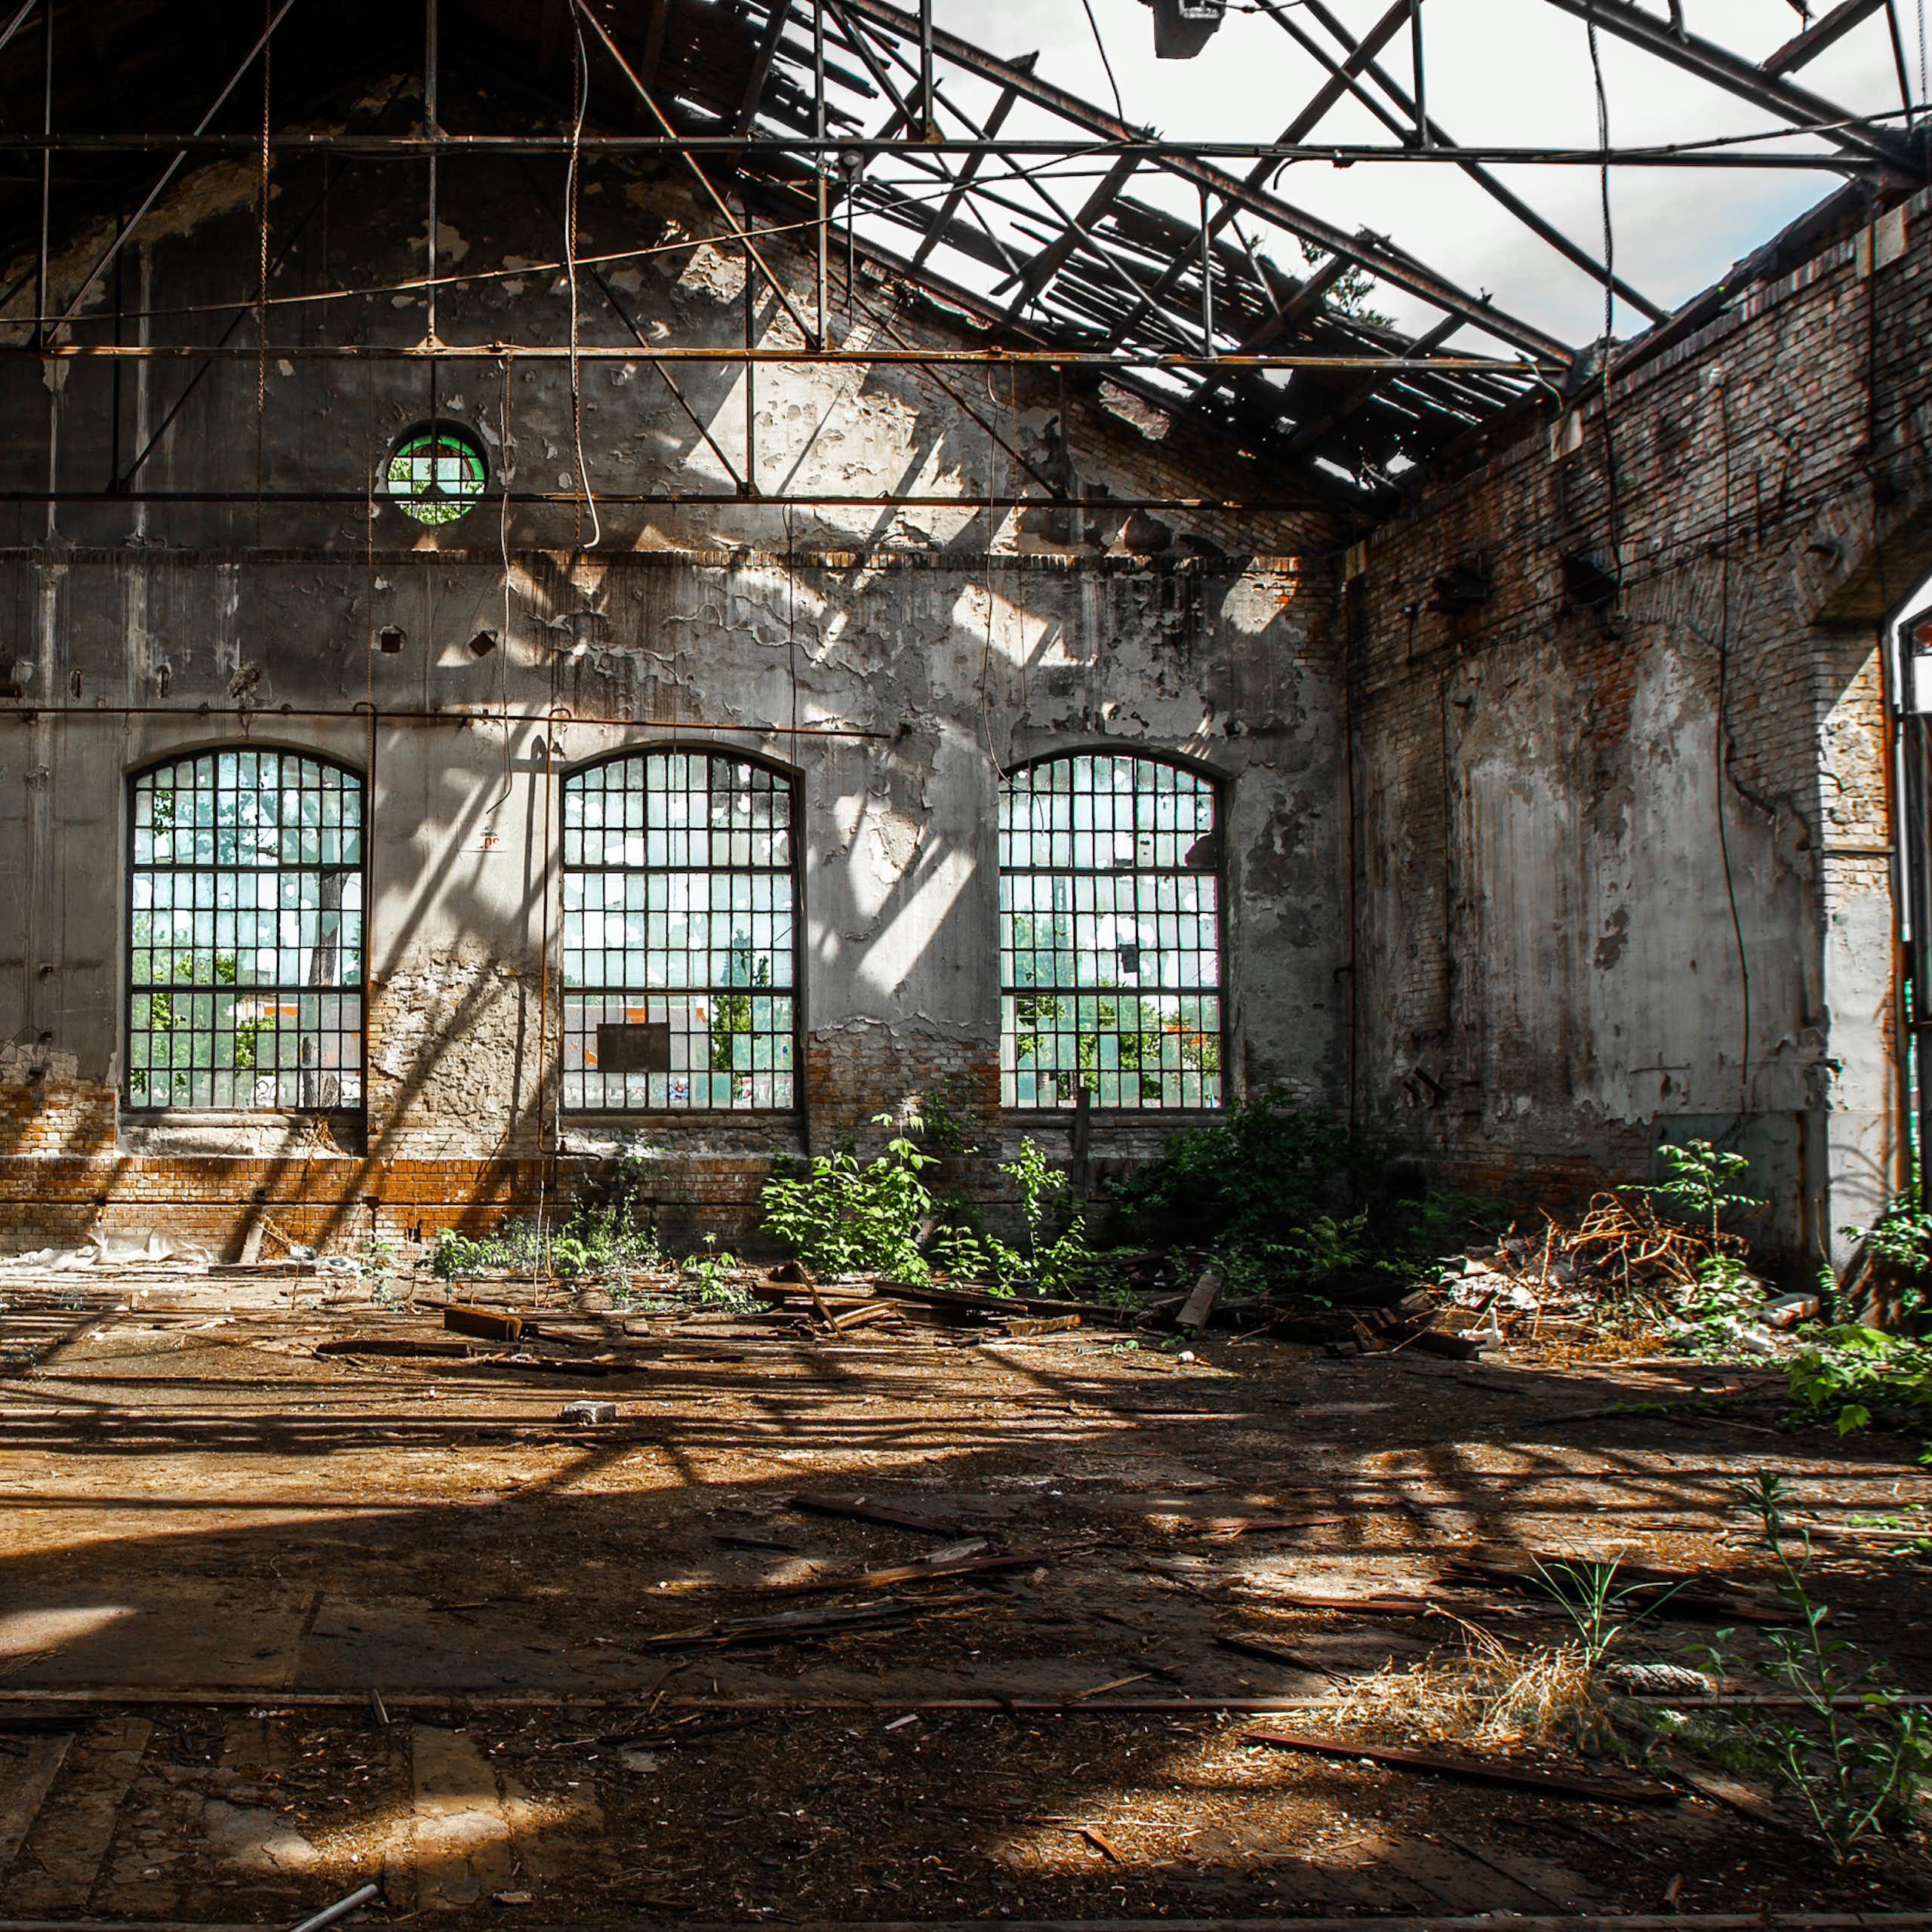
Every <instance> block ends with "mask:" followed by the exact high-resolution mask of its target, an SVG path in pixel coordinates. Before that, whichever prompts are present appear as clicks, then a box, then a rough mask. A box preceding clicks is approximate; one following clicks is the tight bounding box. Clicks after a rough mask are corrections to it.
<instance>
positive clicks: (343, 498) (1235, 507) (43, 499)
mask: <svg viewBox="0 0 1932 1932" xmlns="http://www.w3.org/2000/svg"><path fill="white" fill-rule="evenodd" d="M368 500H369V499H368V492H367V491H349V490H281V491H267V492H257V491H254V490H205V491H204V490H153V491H144V490H122V491H114V490H0V504H9V505H15V504H23V503H30V504H44V503H107V504H112V503H176V504H182V505H201V506H211V507H219V506H224V505H253V504H256V503H260V504H263V505H264V506H267V507H271V508H273V507H278V506H281V507H287V506H319V507H325V508H326V507H328V506H343V505H353V506H355V507H357V508H358V509H366V508H367V506H368ZM507 500H508V501H509V503H511V504H512V506H517V507H524V508H537V507H541V506H548V507H550V508H552V509H577V508H579V507H580V506H582V505H583V503H585V502H586V500H587V499H586V498H585V497H583V496H582V495H580V494H579V493H578V492H577V491H574V490H552V491H547V492H543V493H539V492H537V491H530V492H522V491H518V492H515V493H513V494H510V495H509V497H508V499H507ZM597 500H598V503H601V504H605V505H607V506H608V505H614V506H617V508H619V509H631V508H641V509H654V508H656V509H734V508H735V509H743V508H744V507H745V506H746V496H745V494H744V492H743V491H721V490H666V491H661V492H660V493H659V494H657V495H653V494H651V492H650V491H644V490H629V491H625V490H599V491H598V493H597ZM758 503H760V504H761V506H772V507H783V506H787V505H789V506H791V507H792V508H793V509H862V510H863V509H931V510H939V509H955V510H971V509H1001V508H1006V509H1014V508H1017V509H1036V508H1045V509H1059V510H1097V511H1102V512H1106V511H1112V510H1136V509H1140V510H1148V511H1150V512H1151V511H1160V512H1166V511H1174V512H1183V511H1190V510H1221V511H1229V512H1233V511H1244V512H1249V513H1251V514H1254V515H1259V514H1260V513H1262V512H1268V513H1269V514H1273V515H1286V514H1287V513H1289V512H1294V511H1302V510H1307V509H1312V507H1314V506H1313V504H1312V502H1311V500H1309V498H1308V497H1294V498H1290V499H1279V498H1266V497H1254V498H1243V497H1065V496H1057V495H1051V494H1044V493H1043V494H1041V495H1038V496H1034V497H1015V496H1014V494H1012V493H1011V491H1008V492H1007V493H1005V494H1002V495H1000V496H998V497H989V496H986V495H985V494H976V493H975V492H974V491H964V490H962V491H960V492H959V493H958V494H957V495H955V496H943V495H940V494H936V493H934V492H931V491H915V492H912V493H910V494H906V495H904V496H896V495H894V494H891V493H890V492H886V493H883V494H878V495H875V496H869V497H861V496H855V495H854V494H851V492H850V491H846V492H844V493H840V492H838V491H827V492H826V493H823V494H805V493H803V492H792V491H787V492H783V493H780V494H777V495H774V496H768V497H759V498H758ZM266 547H268V548H269V549H273V548H275V546H266ZM262 549H263V546H260V545H257V546H254V554H256V555H260V552H261V551H262ZM22 554H26V555H34V556H40V555H43V554H44V552H41V551H39V550H37V549H29V550H27V551H26V552H23V551H22V550H21V549H20V547H19V546H15V547H14V548H13V549H0V557H5V556H10V555H22ZM168 554H169V555H170V557H171V558H174V559H176V560H177V561H178V560H180V558H182V557H183V554H184V553H183V552H181V551H179V550H171V551H170V552H169V553H168ZM232 554H235V552H232V550H230V549H224V550H223V555H232ZM451 554H452V553H451V552H448V551H446V550H445V551H435V550H429V551H423V550H415V551H408V552H404V553H402V555H401V556H400V557H399V558H398V561H408V562H411V563H421V562H422V561H424V560H425V559H426V558H446V557H448V556H450V555H451ZM456 554H458V555H460V554H461V553H456ZM478 554H479V555H484V556H485V557H488V558H497V552H494V550H493V551H488V552H478ZM857 554H859V553H858V552H856V551H855V552H854V555H857ZM311 560H313V561H318V562H327V561H330V560H331V558H330V555H329V553H328V552H303V561H311ZM63 561H66V559H65V558H63ZM116 561H117V562H118V563H122V564H125V563H126V562H127V561H128V558H127V555H126V553H125V552H118V553H117V556H116ZM343 561H351V562H352V561H355V558H354V556H353V555H351V554H350V553H349V552H343ZM498 561H500V559H499V560H498Z"/></svg>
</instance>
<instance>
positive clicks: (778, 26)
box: [738, 0, 792, 134]
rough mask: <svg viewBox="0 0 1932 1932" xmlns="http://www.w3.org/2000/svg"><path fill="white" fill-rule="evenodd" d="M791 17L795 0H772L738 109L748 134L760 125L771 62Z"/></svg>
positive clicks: (741, 130)
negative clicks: (761, 107)
mask: <svg viewBox="0 0 1932 1932" xmlns="http://www.w3.org/2000/svg"><path fill="white" fill-rule="evenodd" d="M791 17H792V0H771V14H770V16H769V17H768V19H767V20H766V21H765V23H764V32H763V33H762V34H761V35H759V36H758V52H757V54H755V56H754V57H753V58H752V70H751V72H750V74H749V75H748V76H747V77H746V81H745V97H744V100H743V102H742V103H740V106H739V109H738V132H739V133H740V134H749V133H750V132H751V131H752V128H755V126H756V125H758V108H759V106H760V105H761V103H762V102H763V101H764V89H765V84H766V83H767V82H768V81H769V80H770V79H771V63H772V62H773V61H774V60H776V59H777V55H778V43H779V42H780V41H781V40H783V38H784V37H785V29H786V26H787V25H788V24H789V22H790V20H791Z"/></svg>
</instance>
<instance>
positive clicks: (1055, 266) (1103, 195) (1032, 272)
mask: <svg viewBox="0 0 1932 1932" xmlns="http://www.w3.org/2000/svg"><path fill="white" fill-rule="evenodd" d="M1139 167H1140V162H1138V161H1137V160H1136V159H1135V158H1134V156H1133V155H1123V156H1122V157H1121V159H1120V160H1118V161H1117V162H1115V163H1114V165H1113V166H1112V167H1111V168H1109V169H1108V170H1107V171H1106V174H1105V175H1104V176H1103V177H1102V178H1101V180H1100V184H1099V186H1097V187H1096V188H1095V189H1094V192H1092V193H1091V195H1088V197H1087V198H1086V200H1085V201H1084V202H1081V205H1080V208H1079V211H1078V213H1076V214H1073V215H1071V216H1066V217H1062V219H1063V220H1064V221H1065V223H1066V227H1065V229H1063V232H1062V233H1061V235H1060V239H1059V240H1058V241H1057V242H1054V243H1052V244H1051V245H1050V246H1049V247H1047V248H1042V249H1041V251H1040V252H1039V253H1038V254H1037V255H1035V257H1033V258H1032V260H1031V261H1029V263H1026V266H1025V267H1024V268H1023V269H1021V270H1020V273H1019V275H1017V277H1011V276H1009V277H1008V281H1006V282H1002V283H1001V284H1000V285H999V287H998V288H995V290H994V291H993V293H994V294H995V295H998V294H1002V293H1003V292H1004V290H1005V289H1006V288H1007V287H1008V283H1009V282H1011V281H1014V280H1017V281H1018V282H1019V284H1020V293H1019V294H1017V296H1015V297H1014V300H1013V303H1012V306H1011V308H1010V309H1009V310H1008V313H1009V314H1011V315H1018V314H1020V312H1021V311H1022V310H1023V309H1025V307H1026V305H1027V303H1029V302H1031V301H1032V300H1033V298H1034V297H1035V296H1036V295H1038V294H1039V293H1040V292H1041V290H1042V289H1044V288H1045V287H1046V285H1047V284H1048V282H1050V281H1052V280H1053V278H1054V276H1055V275H1057V274H1058V273H1059V272H1060V269H1061V267H1062V266H1063V264H1064V263H1066V261H1067V260H1069V258H1070V257H1072V254H1073V253H1074V251H1075V250H1076V249H1077V248H1079V246H1080V245H1081V242H1084V241H1085V240H1086V239H1087V234H1088V229H1091V228H1092V227H1093V226H1094V223H1097V222H1098V221H1099V220H1101V219H1102V218H1103V217H1104V216H1105V215H1106V212H1107V211H1108V209H1109V208H1112V206H1113V205H1114V202H1115V199H1116V198H1118V195H1119V194H1120V191H1121V189H1123V188H1124V187H1125V186H1127V184H1128V181H1129V180H1131V178H1132V177H1133V175H1134V171H1135V170H1136V169H1137V168H1139Z"/></svg>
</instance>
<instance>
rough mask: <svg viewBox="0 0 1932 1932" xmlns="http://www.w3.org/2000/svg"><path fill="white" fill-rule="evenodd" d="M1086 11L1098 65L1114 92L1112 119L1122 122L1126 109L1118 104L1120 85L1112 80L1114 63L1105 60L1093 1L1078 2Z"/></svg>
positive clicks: (1083, 0)
mask: <svg viewBox="0 0 1932 1932" xmlns="http://www.w3.org/2000/svg"><path fill="white" fill-rule="evenodd" d="M1080 4H1081V6H1083V7H1084V8H1086V10H1087V24H1088V26H1090V27H1091V28H1092V29H1094V45H1095V46H1096V47H1097V48H1099V49H1100V65H1101V66H1103V67H1104V68H1106V70H1107V85H1108V86H1109V87H1110V88H1112V89H1113V91H1114V118H1115V120H1117V121H1124V120H1125V119H1126V118H1127V109H1125V108H1124V107H1123V106H1121V103H1120V83H1119V82H1118V81H1117V80H1115V78H1114V63H1112V61H1111V60H1109V59H1108V58H1107V43H1106V42H1105V41H1104V40H1103V39H1102V38H1100V22H1099V21H1098V20H1095V19H1094V0H1080Z"/></svg>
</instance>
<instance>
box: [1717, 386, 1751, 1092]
mask: <svg viewBox="0 0 1932 1932" xmlns="http://www.w3.org/2000/svg"><path fill="white" fill-rule="evenodd" d="M1718 440H1719V444H1720V446H1721V450H1722V453H1723V457H1724V526H1725V528H1724V544H1723V546H1722V547H1721V549H1719V550H1718V691H1717V718H1716V724H1717V740H1716V752H1715V764H1716V767H1717V804H1718V855H1719V857H1720V858H1721V860H1722V861H1723V864H1724V896H1725V897H1726V898H1727V900H1729V902H1730V930H1731V934H1732V936H1733V937H1734V938H1735V940H1737V977H1738V983H1739V985H1740V989H1741V1005H1742V1018H1741V1020H1740V1026H1739V1030H1740V1052H1739V1054H1738V1058H1737V1110H1738V1112H1739V1113H1740V1115H1742V1114H1743V1112H1745V1111H1746V1108H1747V1106H1748V1105H1749V1101H1750V1097H1751V955H1750V954H1749V952H1748V951H1747V950H1746V946H1745V943H1744V921H1743V917H1742V916H1741V915H1740V913H1739V912H1738V909H1737V877H1736V875H1735V874H1734V872H1732V870H1731V864H1730V830H1729V827H1728V823H1727V821H1728V819H1729V816H1730V815H1729V814H1728V813H1727V812H1726V811H1725V810H1724V798H1725V793H1726V788H1727V786H1728V783H1729V782H1730V718H1729V709H1730V470H1731V466H1730V398H1729V395H1728V394H1727V391H1726V390H1725V388H1724V385H1723V384H1722V383H1719V384H1718Z"/></svg>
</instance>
